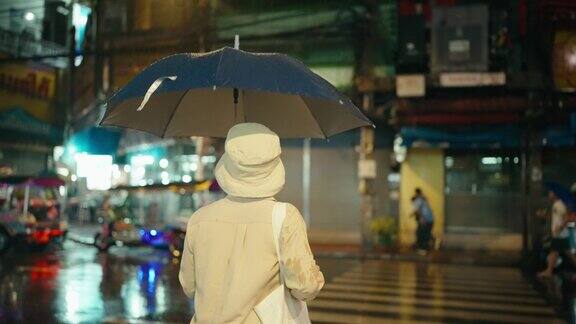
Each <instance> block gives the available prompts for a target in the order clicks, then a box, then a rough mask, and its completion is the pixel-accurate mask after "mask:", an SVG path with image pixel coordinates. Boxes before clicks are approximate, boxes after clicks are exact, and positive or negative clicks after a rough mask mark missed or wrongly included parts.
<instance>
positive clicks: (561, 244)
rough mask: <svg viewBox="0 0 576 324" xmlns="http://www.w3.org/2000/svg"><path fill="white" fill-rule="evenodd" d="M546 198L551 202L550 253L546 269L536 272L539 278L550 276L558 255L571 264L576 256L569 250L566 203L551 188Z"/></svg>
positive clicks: (575, 259) (575, 260)
mask: <svg viewBox="0 0 576 324" xmlns="http://www.w3.org/2000/svg"><path fill="white" fill-rule="evenodd" d="M548 198H549V199H550V201H551V202H552V211H551V220H550V224H551V234H552V241H551V243H550V253H548V257H547V265H546V269H544V270H543V271H541V272H539V273H538V277H539V278H547V277H551V276H552V274H553V271H554V267H556V264H557V262H558V258H559V257H560V255H562V256H565V257H568V258H569V259H570V261H572V262H573V264H576V263H574V262H576V258H575V257H574V256H573V255H572V253H571V252H570V240H569V236H570V234H569V231H568V209H567V208H566V205H565V204H564V202H563V201H562V199H560V198H559V197H558V196H557V195H556V194H555V193H554V192H553V191H552V190H551V191H549V192H548Z"/></svg>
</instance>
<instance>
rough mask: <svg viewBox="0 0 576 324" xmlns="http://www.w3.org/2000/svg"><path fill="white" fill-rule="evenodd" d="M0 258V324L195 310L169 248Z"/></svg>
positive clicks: (173, 318) (156, 317)
mask: <svg viewBox="0 0 576 324" xmlns="http://www.w3.org/2000/svg"><path fill="white" fill-rule="evenodd" d="M0 258H1V262H0V323H11V322H23V323H101V322H105V323H133V322H135V323H146V322H162V323H185V322H188V321H189V320H190V318H191V317H192V314H193V312H194V309H193V308H194V307H193V303H192V301H190V300H188V299H187V298H186V296H185V295H184V293H183V292H182V289H181V287H180V284H179V282H178V269H179V263H178V260H177V259H174V258H172V257H171V256H170V255H169V253H168V252H167V251H164V250H156V249H152V248H147V247H136V248H127V247H113V248H112V249H111V250H110V251H109V252H108V253H98V252H97V250H96V249H95V248H94V247H91V246H87V245H83V244H79V243H75V242H71V241H67V242H66V243H65V244H64V246H63V247H60V248H59V247H52V248H50V249H48V250H46V251H29V250H27V249H23V248H19V249H17V250H16V251H11V252H9V253H8V254H7V255H4V256H2V257H0ZM327 262H328V263H331V261H327ZM346 263H350V262H346V261H345V262H343V266H340V267H339V266H331V267H330V270H328V273H327V275H328V276H330V275H332V273H338V272H339V271H338V268H340V269H342V270H343V269H344V264H346Z"/></svg>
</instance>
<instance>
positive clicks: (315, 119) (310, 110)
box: [298, 96, 328, 138]
mask: <svg viewBox="0 0 576 324" xmlns="http://www.w3.org/2000/svg"><path fill="white" fill-rule="evenodd" d="M298 98H300V100H301V101H302V102H303V103H304V106H305V107H306V110H307V111H308V113H309V114H310V115H311V116H312V119H314V122H315V123H316V126H318V128H319V129H320V132H322V135H323V136H324V138H328V136H327V135H326V132H324V130H323V129H322V126H320V122H318V119H317V118H316V115H314V113H313V112H312V109H310V107H309V106H308V103H307V102H306V100H304V98H302V96H298Z"/></svg>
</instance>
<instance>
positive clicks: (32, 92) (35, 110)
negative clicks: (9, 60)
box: [0, 64, 56, 123]
mask: <svg viewBox="0 0 576 324" xmlns="http://www.w3.org/2000/svg"><path fill="white" fill-rule="evenodd" d="M55 93H56V75H55V72H54V70H53V69H52V68H46V67H40V66H35V65H26V64H3V65H0V111H1V110H6V109H12V108H21V109H24V110H25V111H27V112H28V113H30V114H31V115H32V116H34V117H36V118H38V119H40V120H42V121H44V122H48V123H52V122H54V121H55V113H54V110H53V109H52V107H51V103H52V99H54V96H55Z"/></svg>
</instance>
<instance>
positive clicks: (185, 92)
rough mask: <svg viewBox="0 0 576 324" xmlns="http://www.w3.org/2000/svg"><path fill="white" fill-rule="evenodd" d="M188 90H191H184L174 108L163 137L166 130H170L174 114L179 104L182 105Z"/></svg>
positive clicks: (163, 133)
mask: <svg viewBox="0 0 576 324" xmlns="http://www.w3.org/2000/svg"><path fill="white" fill-rule="evenodd" d="M188 91H190V89H187V90H186V91H184V93H183V94H182V96H180V99H178V102H177V103H176V105H175V106H174V109H173V110H172V112H171V113H170V117H169V118H168V122H166V126H164V131H163V132H162V138H164V136H166V131H167V130H168V127H169V126H170V123H172V119H173V118H174V114H175V113H176V110H178V106H180V103H181V102H182V99H184V96H186V94H187V93H188Z"/></svg>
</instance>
